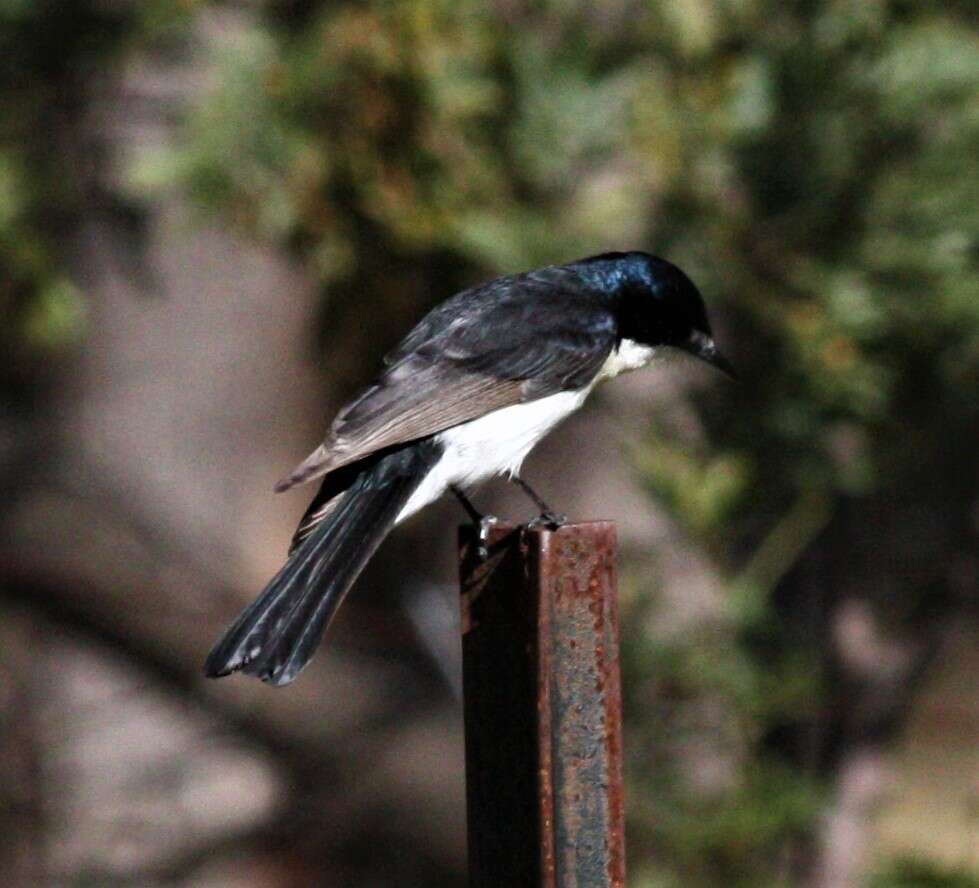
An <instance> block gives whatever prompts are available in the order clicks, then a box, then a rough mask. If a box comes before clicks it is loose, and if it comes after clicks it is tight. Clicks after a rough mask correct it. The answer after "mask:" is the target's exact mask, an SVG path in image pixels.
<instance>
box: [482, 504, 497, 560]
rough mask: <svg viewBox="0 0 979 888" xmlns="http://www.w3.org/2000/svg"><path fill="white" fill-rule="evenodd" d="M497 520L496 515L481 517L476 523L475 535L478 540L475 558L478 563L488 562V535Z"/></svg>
mask: <svg viewBox="0 0 979 888" xmlns="http://www.w3.org/2000/svg"><path fill="white" fill-rule="evenodd" d="M499 520H500V519H499V518H497V517H496V515H482V516H481V517H480V519H479V521H478V522H477V524H476V526H477V527H478V528H479V532H478V534H477V539H478V540H479V542H478V544H477V546H476V556H477V557H478V558H479V560H480V561H488V560H489V535H490V530H491V529H492V527H493V525H494V524H496V523H498V522H499Z"/></svg>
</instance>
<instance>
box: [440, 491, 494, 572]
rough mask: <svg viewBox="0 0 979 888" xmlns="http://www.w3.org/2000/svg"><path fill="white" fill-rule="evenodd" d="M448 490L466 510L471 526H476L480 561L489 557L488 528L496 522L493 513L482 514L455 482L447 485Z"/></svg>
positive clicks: (477, 552)
mask: <svg viewBox="0 0 979 888" xmlns="http://www.w3.org/2000/svg"><path fill="white" fill-rule="evenodd" d="M449 490H451V491H452V492H453V493H454V494H455V497H456V499H457V500H459V503H460V504H461V505H462V508H463V509H465V510H466V514H467V515H468V516H469V520H470V521H471V522H472V523H473V527H475V528H476V532H477V536H478V538H479V547H478V548H477V550H476V554H477V555H478V556H479V558H480V560H481V561H485V560H486V559H487V558H489V529H490V528H491V527H492V526H493V525H494V524H496V520H497V519H496V516H495V515H484V514H483V513H482V512H480V511H479V509H477V508H476V507H475V506H474V505H473V504H472V503H471V502H470V500H469V497H467V496H466V495H465V494H464V493H463V492H462V491H461V490H460V489H459V488H458V487H456V485H455V484H450V485H449Z"/></svg>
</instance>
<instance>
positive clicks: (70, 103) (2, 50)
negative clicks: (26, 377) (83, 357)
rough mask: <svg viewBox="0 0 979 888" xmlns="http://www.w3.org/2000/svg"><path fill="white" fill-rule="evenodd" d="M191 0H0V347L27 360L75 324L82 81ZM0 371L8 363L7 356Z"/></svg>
mask: <svg viewBox="0 0 979 888" xmlns="http://www.w3.org/2000/svg"><path fill="white" fill-rule="evenodd" d="M192 6H193V4H192V3H184V4H178V5H176V6H175V5H174V4H172V3H164V2H162V0H160V2H150V3H138V4H128V5H126V4H123V5H120V4H105V3H99V2H94V0H72V2H65V3H55V2H21V0H5V2H2V3H0V103H2V106H3V109H4V111H3V115H2V118H0V317H2V318H3V324H2V329H0V348H2V349H3V350H4V351H5V352H6V353H7V354H10V355H16V356H18V357H19V358H22V359H23V358H26V359H27V362H28V363H30V362H31V361H32V360H43V358H44V357H46V356H48V355H50V354H51V353H52V352H54V351H57V350H58V349H59V348H61V347H63V346H64V345H66V344H68V343H71V342H73V341H75V340H76V339H77V338H78V337H79V336H80V334H81V333H82V332H83V323H84V318H85V307H84V298H83V294H82V290H81V288H80V287H79V285H78V284H77V283H76V282H75V281H74V280H73V278H72V275H71V273H70V271H69V269H68V262H67V252H68V246H69V241H70V239H71V237H72V235H73V225H74V224H75V222H76V221H77V219H78V216H79V213H80V211H81V209H82V207H84V206H85V204H86V201H90V200H91V198H92V194H91V182H90V181H87V168H86V166H85V164H84V163H83V162H81V160H80V157H79V155H80V153H81V152H82V151H83V148H82V144H81V143H82V139H81V137H80V130H79V127H80V120H81V117H82V115H83V112H84V110H85V108H86V107H87V104H88V102H89V100H90V95H89V91H90V90H91V89H92V87H93V85H94V84H95V83H96V82H97V81H98V80H99V79H100V78H105V77H106V76H107V75H108V74H109V73H110V72H111V71H112V70H113V69H114V66H115V65H116V64H117V63H118V62H119V61H120V60H121V59H122V58H123V57H124V56H125V54H126V53H127V52H130V51H132V50H134V49H135V48H137V47H139V46H141V45H145V44H146V43H147V42H149V41H151V40H160V39H165V38H168V37H172V35H173V32H174V31H175V30H176V29H178V28H179V25H180V23H181V22H183V21H185V20H186V18H187V15H188V13H189V12H190V11H191V8H192ZM4 370H5V374H4V375H6V373H9V372H16V370H15V368H14V367H13V362H10V363H8V364H7V365H6V366H5V368H4Z"/></svg>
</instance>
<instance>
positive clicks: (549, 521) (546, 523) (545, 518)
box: [510, 475, 568, 530]
mask: <svg viewBox="0 0 979 888" xmlns="http://www.w3.org/2000/svg"><path fill="white" fill-rule="evenodd" d="M510 480H511V481H512V482H513V483H514V484H516V485H517V486H518V487H519V488H520V489H521V490H522V491H523V492H524V493H526V494H527V496H529V497H530V498H531V499H532V500H533V501H534V505H535V506H537V508H538V509H540V515H538V516H537V517H536V518H535V519H534V520H533V521H531V522H530V523H529V524H528V527H549V528H550V529H551V530H557V529H558V528H559V527H560V526H561V525H562V524H567V523H568V516H567V515H559V514H558V513H557V512H555V511H554V510H553V509H552V508H551V507H550V506H549V505H548V504H547V503H545V502H544V500H543V499H541V498H540V496H539V495H538V494H537V491H535V490H534V488H533V487H531V486H530V485H529V484H528V483H527V482H526V481H524V479H523V478H521V477H520V476H519V475H512V476H511V478H510Z"/></svg>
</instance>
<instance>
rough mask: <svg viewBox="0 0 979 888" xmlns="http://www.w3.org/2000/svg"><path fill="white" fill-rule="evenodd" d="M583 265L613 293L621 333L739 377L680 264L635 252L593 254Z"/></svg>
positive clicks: (600, 285)
mask: <svg viewBox="0 0 979 888" xmlns="http://www.w3.org/2000/svg"><path fill="white" fill-rule="evenodd" d="M580 268H581V274H582V275H583V276H584V277H587V278H588V279H589V280H590V282H591V283H592V285H593V286H596V287H598V288H599V289H601V290H602V292H603V293H605V294H606V295H607V296H608V298H609V300H610V304H611V306H612V308H613V311H614V312H615V315H616V318H617V320H618V324H619V336H620V337H622V338H623V339H631V340H633V341H634V342H638V343H641V344H643V345H649V346H652V347H654V348H657V347H660V346H670V347H672V348H676V349H680V350H681V351H685V352H688V353H689V354H692V355H694V357H697V358H700V359H701V360H702V361H706V362H707V363H708V364H711V365H712V366H714V367H717V369H718V370H721V371H722V372H724V373H726V374H727V375H728V376H730V377H732V378H737V374H736V373H735V371H734V368H733V367H732V366H731V363H730V361H728V360H727V358H725V357H724V355H722V354H721V353H720V352H719V351H718V349H717V346H716V345H715V343H714V336H713V333H712V332H711V329H710V323H709V321H708V320H707V310H706V309H705V308H704V300H703V297H702V296H701V295H700V291H699V290H698V289H697V287H696V286H695V285H694V283H693V281H691V280H690V278H688V277H687V276H686V275H685V274H684V273H683V272H682V271H681V270H680V269H679V268H677V267H676V266H675V265H673V264H672V263H670V262H667V261H666V260H665V259H660V258H659V257H658V256H651V255H650V254H649V253H640V252H632V253H604V254H602V255H601V256H593V257H592V258H590V259H585V260H583V261H582V262H581V263H580Z"/></svg>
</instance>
